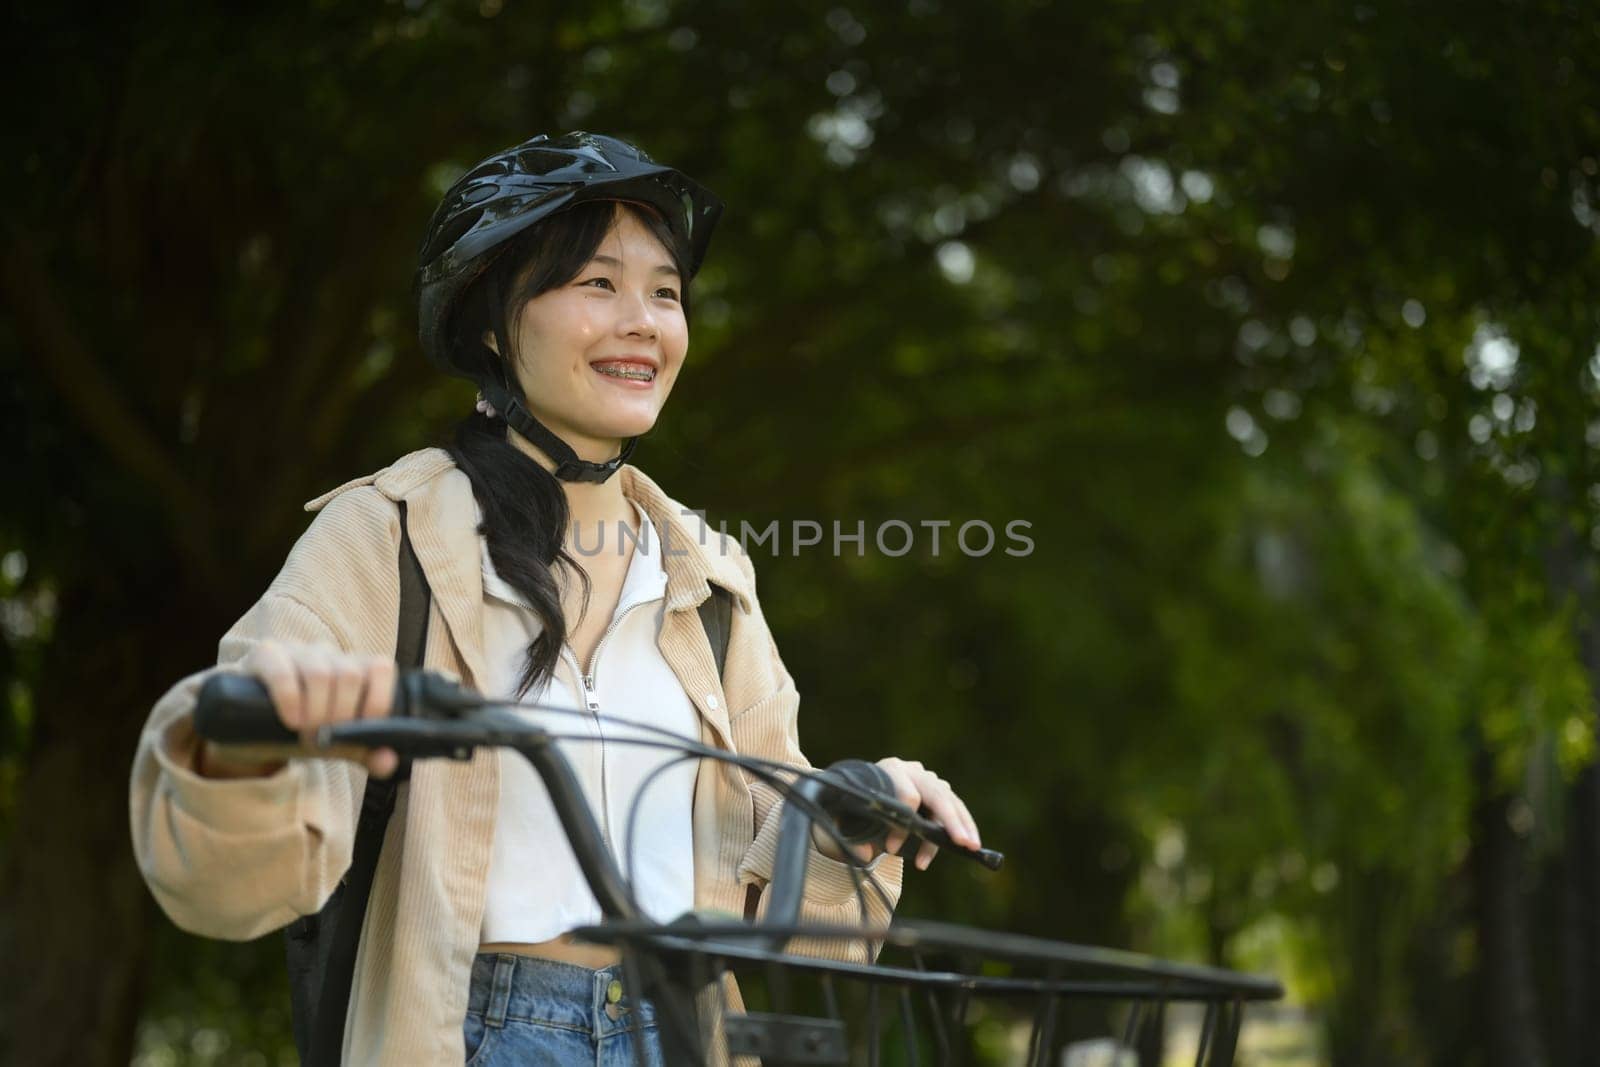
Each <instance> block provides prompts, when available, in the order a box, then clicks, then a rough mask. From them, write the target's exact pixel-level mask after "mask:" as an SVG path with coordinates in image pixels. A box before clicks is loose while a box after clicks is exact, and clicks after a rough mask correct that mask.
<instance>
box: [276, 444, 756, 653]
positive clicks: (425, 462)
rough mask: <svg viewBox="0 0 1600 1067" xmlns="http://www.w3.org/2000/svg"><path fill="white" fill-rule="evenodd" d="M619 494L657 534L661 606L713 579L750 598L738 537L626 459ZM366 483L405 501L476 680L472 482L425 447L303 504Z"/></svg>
mask: <svg viewBox="0 0 1600 1067" xmlns="http://www.w3.org/2000/svg"><path fill="white" fill-rule="evenodd" d="M617 476H618V477H619V478H621V479H622V492H623V495H624V496H626V497H628V499H630V500H632V501H633V502H634V503H635V504H637V505H638V506H639V507H640V509H641V510H643V511H644V512H645V514H647V515H648V516H649V517H650V521H651V523H652V524H653V525H654V526H655V529H656V533H657V535H658V536H659V537H660V539H661V548H662V551H661V562H662V566H663V567H664V568H665V569H666V572H667V589H666V609H667V610H668V611H687V610H690V609H692V608H698V607H699V606H700V605H701V604H702V603H704V601H705V599H706V598H707V597H708V596H710V595H711V585H712V584H713V583H714V584H716V585H719V586H721V587H722V588H724V589H726V590H728V592H730V593H732V594H733V597H734V600H735V602H736V603H737V604H738V605H739V607H740V609H741V610H743V611H745V612H746V613H748V612H749V611H750V610H751V608H752V605H753V600H754V589H753V584H754V583H753V581H752V577H751V575H749V574H748V573H747V571H746V568H745V565H744V564H743V562H742V558H743V551H742V549H741V547H740V546H739V543H738V541H737V540H736V539H735V538H732V537H726V536H724V535H722V534H721V533H720V532H719V531H717V530H714V529H712V528H710V527H708V526H707V525H706V524H705V523H703V522H702V521H701V519H700V516H699V515H698V514H697V513H696V512H694V511H691V510H690V509H688V508H686V507H684V506H683V505H682V504H679V503H678V502H677V501H676V500H673V499H672V498H671V497H669V496H667V495H666V494H665V493H663V492H662V491H661V487H660V486H658V485H656V483H655V482H653V481H651V480H650V478H649V477H647V476H646V475H645V473H644V472H643V471H641V470H639V469H638V468H637V467H634V466H633V465H631V464H625V465H624V466H623V467H622V469H621V470H619V471H618V472H617ZM362 485H371V486H373V487H374V488H376V489H377V490H378V491H379V492H381V493H383V495H384V496H386V497H388V498H389V499H390V500H396V501H399V500H404V501H405V502H406V515H407V521H406V526H407V529H408V530H409V532H410V534H411V543H412V547H413V548H415V550H416V553H417V560H418V562H420V563H421V564H422V570H423V573H424V574H425V575H426V576H427V578H428V585H429V587H430V588H431V589H432V591H433V594H434V599H435V600H436V601H437V602H438V605H439V610H440V612H441V613H442V614H443V615H444V618H445V622H446V623H447V624H448V626H449V628H450V632H451V633H452V634H454V635H455V637H456V647H457V651H458V652H459V653H460V654H461V658H462V660H463V661H464V663H465V665H466V667H467V669H468V671H470V672H471V673H472V676H473V678H474V679H481V678H484V677H485V676H486V675H485V673H484V663H483V658H482V655H483V653H482V650H483V612H482V611H481V610H480V606H481V604H482V601H483V569H482V561H481V559H480V556H479V550H478V531H477V528H476V525H475V519H476V516H477V514H478V508H477V504H476V501H475V500H474V498H473V495H472V483H471V482H470V481H469V480H468V479H467V476H466V475H465V474H464V473H462V472H461V471H460V470H458V469H457V468H456V465H455V462H454V461H453V460H452V459H451V458H450V453H448V452H446V451H445V450H444V449H442V448H425V449H422V450H420V451H417V452H412V453H410V454H409V455H406V456H403V457H401V458H400V459H399V460H397V461H395V462H394V463H393V464H391V465H390V466H388V467H385V468H384V469H383V470H381V471H378V472H376V473H374V474H368V475H365V476H363V477H360V478H355V479H352V480H351V481H348V482H346V483H345V484H343V485H341V486H339V487H338V488H336V489H332V490H329V491H328V492H326V493H324V494H322V495H321V496H319V497H317V498H316V499H315V500H312V501H310V502H308V503H307V504H306V510H307V511H316V510H318V509H320V508H321V507H322V506H323V505H325V504H327V503H328V501H330V500H332V499H333V498H334V497H336V496H338V495H339V494H340V493H343V492H345V491H347V490H349V489H353V488H356V487H357V486H362Z"/></svg>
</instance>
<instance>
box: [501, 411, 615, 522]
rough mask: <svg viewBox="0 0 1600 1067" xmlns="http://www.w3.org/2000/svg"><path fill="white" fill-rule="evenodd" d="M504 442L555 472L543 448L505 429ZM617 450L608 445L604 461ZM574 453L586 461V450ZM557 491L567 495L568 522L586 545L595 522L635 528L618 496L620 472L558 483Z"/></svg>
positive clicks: (612, 443)
mask: <svg viewBox="0 0 1600 1067" xmlns="http://www.w3.org/2000/svg"><path fill="white" fill-rule="evenodd" d="M506 439H507V440H508V441H510V442H511V446H512V447H513V448H515V449H516V450H517V451H518V452H521V453H522V454H523V455H525V456H528V457H529V458H531V459H532V460H533V461H534V462H535V463H537V464H539V466H541V467H543V468H544V469H545V470H547V471H550V472H551V473H552V474H553V473H555V469H556V462H555V460H553V459H551V458H550V457H549V455H547V454H546V453H545V451H544V449H542V448H540V447H539V446H538V445H535V444H534V443H533V442H531V441H529V440H528V439H527V438H526V437H523V436H522V435H521V434H520V433H517V431H515V430H512V429H509V428H508V429H507V430H506ZM621 447H622V442H620V441H616V442H611V447H610V450H609V451H608V452H606V457H605V458H607V459H609V458H610V457H612V456H615V455H616V454H617V452H618V451H619V450H620V449H621ZM575 451H577V452H578V455H579V456H580V457H582V458H585V459H588V458H590V457H589V456H586V455H585V454H584V453H585V452H587V451H589V450H588V449H576V450H575ZM596 462H599V461H596ZM561 489H562V492H564V493H566V495H567V510H568V512H569V513H570V514H569V522H570V523H572V524H573V525H574V526H576V527H577V528H578V529H581V530H583V531H584V534H583V536H584V539H585V541H587V542H590V543H592V542H593V541H594V538H595V533H594V531H595V526H596V524H597V523H604V524H607V525H609V526H612V527H613V528H614V526H615V524H616V523H618V522H625V523H627V525H628V526H629V527H630V528H632V527H633V526H634V525H635V520H634V514H633V505H632V504H630V503H628V501H627V499H626V498H625V497H624V496H623V495H622V472H621V471H618V472H617V473H616V474H613V475H612V476H611V477H609V478H607V479H606V480H605V481H603V482H598V483H596V482H565V481H564V482H562V483H561Z"/></svg>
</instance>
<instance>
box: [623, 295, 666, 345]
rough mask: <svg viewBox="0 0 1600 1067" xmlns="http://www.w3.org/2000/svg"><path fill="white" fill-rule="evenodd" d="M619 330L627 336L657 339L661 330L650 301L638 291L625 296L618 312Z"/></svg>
mask: <svg viewBox="0 0 1600 1067" xmlns="http://www.w3.org/2000/svg"><path fill="white" fill-rule="evenodd" d="M617 331H618V332H619V333H621V334H623V335H624V336H627V337H644V338H649V339H650V340H655V339H656V337H657V336H658V332H659V331H658V329H657V326H656V316H655V312H654V311H652V310H651V308H650V301H648V300H646V299H645V298H644V297H642V296H640V295H639V294H638V293H634V294H632V295H630V296H627V297H624V298H623V300H622V302H621V307H620V308H619V309H618V312H617Z"/></svg>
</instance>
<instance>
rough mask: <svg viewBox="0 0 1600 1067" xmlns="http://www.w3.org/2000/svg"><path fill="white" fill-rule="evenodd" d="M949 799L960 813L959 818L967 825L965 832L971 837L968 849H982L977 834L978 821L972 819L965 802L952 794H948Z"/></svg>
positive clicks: (979, 837)
mask: <svg viewBox="0 0 1600 1067" xmlns="http://www.w3.org/2000/svg"><path fill="white" fill-rule="evenodd" d="M950 798H951V799H952V800H954V801H955V802H956V808H957V809H958V810H959V811H960V812H961V818H962V819H963V820H965V822H966V824H967V832H968V833H969V834H971V835H972V845H971V846H970V847H972V848H982V847H983V838H982V837H981V836H980V835H979V834H978V820H976V819H974V818H973V817H972V812H971V811H970V810H969V809H968V808H967V802H966V801H964V800H962V799H961V798H960V797H958V796H956V795H955V794H954V793H952V794H950Z"/></svg>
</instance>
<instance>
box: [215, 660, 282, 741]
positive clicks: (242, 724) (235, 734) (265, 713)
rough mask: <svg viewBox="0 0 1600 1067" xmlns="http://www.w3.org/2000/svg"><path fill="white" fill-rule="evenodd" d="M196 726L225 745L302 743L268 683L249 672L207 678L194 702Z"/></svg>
mask: <svg viewBox="0 0 1600 1067" xmlns="http://www.w3.org/2000/svg"><path fill="white" fill-rule="evenodd" d="M194 730H195V733H197V734H199V735H200V736H201V737H202V738H203V739H204V740H207V741H214V742H216V743H217V744H225V745H282V744H288V745H295V744H299V743H300V736H299V735H298V734H296V733H295V732H294V731H293V730H291V729H289V728H288V727H287V726H285V725H283V722H282V721H281V720H280V719H279V718H278V710H277V708H275V707H273V704H272V697H271V696H270V695H268V693H267V687H266V686H265V685H263V684H262V682H261V680H260V679H259V678H255V677H252V676H251V675H248V674H213V675H212V676H211V677H210V678H207V679H206V681H205V684H204V685H202V686H201V687H200V697H199V700H197V701H196V703H195V706H194Z"/></svg>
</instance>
